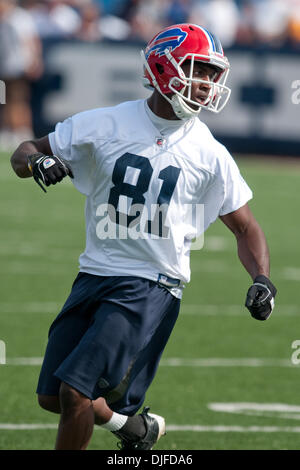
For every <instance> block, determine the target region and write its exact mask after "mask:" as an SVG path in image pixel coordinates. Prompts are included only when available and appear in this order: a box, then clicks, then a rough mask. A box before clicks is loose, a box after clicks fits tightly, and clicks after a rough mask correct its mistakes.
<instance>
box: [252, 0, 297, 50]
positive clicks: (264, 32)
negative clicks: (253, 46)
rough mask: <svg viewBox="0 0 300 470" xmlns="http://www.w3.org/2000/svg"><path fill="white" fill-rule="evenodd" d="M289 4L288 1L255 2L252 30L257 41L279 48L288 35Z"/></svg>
mask: <svg viewBox="0 0 300 470" xmlns="http://www.w3.org/2000/svg"><path fill="white" fill-rule="evenodd" d="M289 17H290V10H289V2H288V1H287V0H260V1H256V2H254V5H253V18H252V28H253V30H254V33H255V36H256V40H257V41H259V42H261V43H266V44H268V45H273V46H277V45H280V44H281V43H282V42H284V41H285V40H286V38H287V34H288V25H289Z"/></svg>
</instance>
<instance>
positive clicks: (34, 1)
mask: <svg viewBox="0 0 300 470" xmlns="http://www.w3.org/2000/svg"><path fill="white" fill-rule="evenodd" d="M83 2H84V0H83ZM22 5H23V6H24V7H25V8H27V10H28V12H29V13H30V14H31V16H32V19H33V21H34V24H35V27H36V29H37V32H38V34H39V36H40V37H41V38H42V39H48V38H70V37H72V36H74V35H75V34H76V32H77V31H78V30H79V29H80V26H81V18H80V14H79V12H78V11H76V9H75V8H73V7H72V6H71V5H68V4H67V3H66V2H64V1H63V0H43V1H39V0H22Z"/></svg>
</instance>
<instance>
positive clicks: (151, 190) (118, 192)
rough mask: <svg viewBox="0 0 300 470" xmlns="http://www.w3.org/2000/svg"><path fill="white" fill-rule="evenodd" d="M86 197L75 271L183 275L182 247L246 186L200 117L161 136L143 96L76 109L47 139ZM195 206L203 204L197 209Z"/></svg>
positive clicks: (186, 275)
mask: <svg viewBox="0 0 300 470" xmlns="http://www.w3.org/2000/svg"><path fill="white" fill-rule="evenodd" d="M49 141H50V145H51V148H52V151H53V154H54V155H58V156H60V157H62V158H64V159H65V160H66V161H67V162H69V163H70V165H71V167H72V170H73V173H74V180H72V181H73V183H74V185H75V187H76V188H77V189H78V190H79V191H80V192H81V193H83V194H85V195H86V248H85V251H84V253H83V254H81V256H80V258H79V262H80V271H83V272H87V273H90V274H96V275H101V276H139V277H144V278H147V279H151V280H153V281H157V280H158V276H159V275H160V274H161V275H163V276H168V277H170V278H173V279H178V280H180V285H179V289H173V291H172V293H173V294H174V295H176V296H178V297H180V296H181V288H182V286H183V285H184V283H187V282H189V280H190V262H189V258H190V256H189V255H190V248H191V243H192V240H193V239H195V237H199V236H200V235H201V234H202V233H204V231H205V230H206V229H207V228H208V226H209V225H210V224H211V223H212V222H214V221H215V220H216V218H217V217H218V216H219V215H225V214H228V213H230V212H233V211H235V210H237V209H239V208H240V207H242V206H243V205H245V204H246V203H247V201H248V200H249V199H251V197H252V192H251V190H250V189H249V187H248V185H247V184H246V183H245V181H244V179H243V178H242V176H241V175H240V172H239V169H238V167H237V165H236V163H235V162H234V160H233V158H232V157H231V155H230V154H229V153H228V151H227V150H226V148H225V147H224V146H223V145H221V144H220V143H219V142H218V141H216V140H215V139H214V137H213V136H212V134H211V133H210V131H209V129H208V128H207V126H206V125H205V124H204V123H203V122H201V121H200V120H199V119H196V118H194V119H192V120H189V121H187V122H184V121H183V124H182V126H180V127H179V128H175V130H174V132H172V133H170V134H168V135H162V134H160V132H159V131H158V130H157V128H156V127H155V126H154V124H153V123H152V121H151V119H150V117H149V114H148V113H147V112H146V109H145V100H137V101H130V102H126V103H122V104H120V105H118V106H115V107H110V108H100V109H95V110H91V111H86V112H83V113H79V114H76V115H75V116H73V117H70V118H69V119H66V120H65V121H64V122H63V123H58V124H57V126H56V128H55V132H53V133H51V134H50V135H49ZM202 209H203V210H202Z"/></svg>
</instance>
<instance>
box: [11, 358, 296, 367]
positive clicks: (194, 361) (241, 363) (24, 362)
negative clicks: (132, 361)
mask: <svg viewBox="0 0 300 470" xmlns="http://www.w3.org/2000/svg"><path fill="white" fill-rule="evenodd" d="M42 361H43V358H42V357H12V358H7V359H6V365H8V366H40V365H41V364H42ZM160 366H161V367H295V365H294V364H292V362H291V361H290V360H289V359H280V358H272V359H263V358H255V357H251V358H248V357H247V358H212V357H209V358H205V359H202V358H190V359H189V358H186V359H183V358H179V357H170V358H165V359H162V360H161V362H160Z"/></svg>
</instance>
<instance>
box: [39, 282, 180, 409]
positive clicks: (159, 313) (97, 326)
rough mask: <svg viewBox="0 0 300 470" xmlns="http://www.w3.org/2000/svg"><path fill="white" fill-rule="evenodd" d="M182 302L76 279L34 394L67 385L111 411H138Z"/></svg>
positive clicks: (159, 292) (149, 285)
mask: <svg viewBox="0 0 300 470" xmlns="http://www.w3.org/2000/svg"><path fill="white" fill-rule="evenodd" d="M179 307H180V300H179V299H177V298H175V297H174V296H173V295H172V294H171V293H170V292H169V291H168V290H167V289H166V288H164V287H162V286H160V285H159V284H158V283H156V282H154V281H150V280H147V279H143V278H139V277H133V276H126V277H125V276H112V277H102V276H94V275H92V274H87V273H79V274H78V276H77V278H76V279H75V281H74V284H73V287H72V291H71V294H70V296H69V298H68V299H67V301H66V303H65V305H64V307H63V309H62V311H61V312H60V314H59V315H58V316H57V318H56V319H55V320H54V322H53V324H52V325H51V327H50V330H49V338H48V345H47V349H46V353H45V357H44V361H43V365H42V369H41V373H40V378H39V383H38V387H37V393H38V394H41V395H59V388H60V384H61V382H62V381H63V382H65V383H67V384H69V385H70V386H72V387H73V388H75V389H76V390H78V391H80V392H81V393H82V394H83V395H85V396H87V397H89V398H90V399H91V400H95V399H96V398H98V397H100V396H101V397H104V398H105V399H106V401H107V403H108V405H109V406H110V408H111V409H112V410H114V411H117V412H120V413H123V414H128V415H133V414H135V413H136V412H137V411H138V409H139V408H140V407H141V405H142V404H143V401H144V398H145V393H146V390H147V389H148V387H149V385H150V383H151V382H152V380H153V378H154V375H155V372H156V370H157V367H158V363H159V360H160V357H161V354H162V352H163V350H164V348H165V345H166V343H167V341H168V339H169V336H170V334H171V331H172V329H173V327H174V324H175V322H176V319H177V317H178V313H179Z"/></svg>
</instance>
